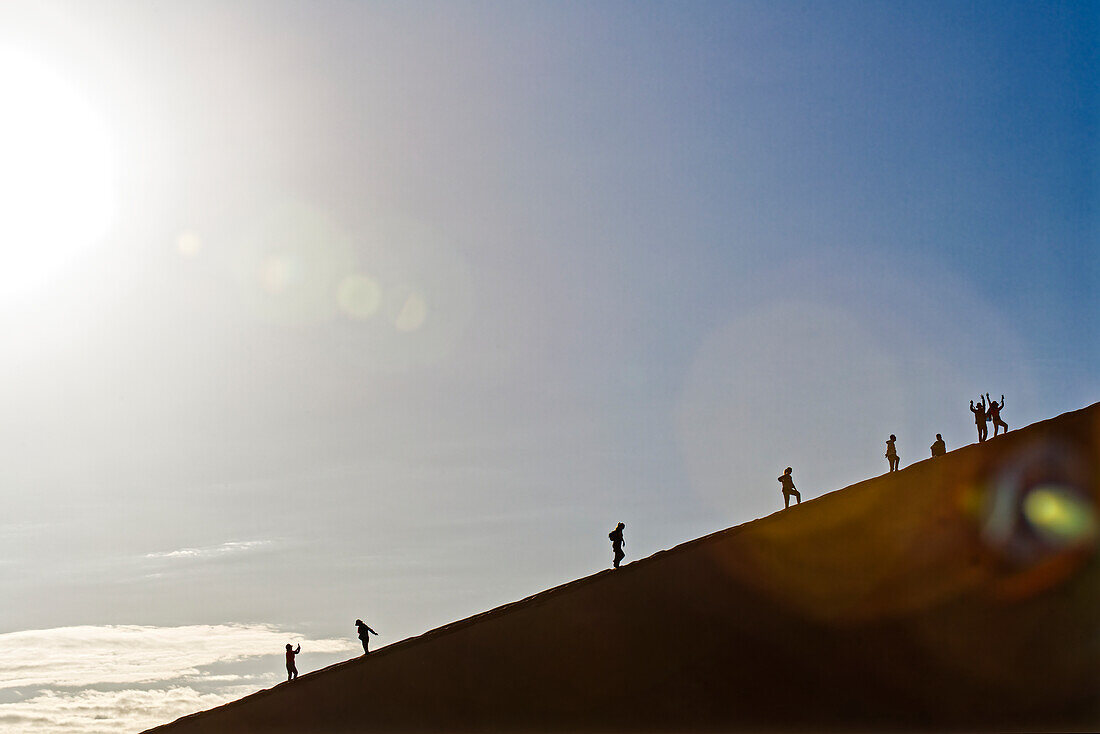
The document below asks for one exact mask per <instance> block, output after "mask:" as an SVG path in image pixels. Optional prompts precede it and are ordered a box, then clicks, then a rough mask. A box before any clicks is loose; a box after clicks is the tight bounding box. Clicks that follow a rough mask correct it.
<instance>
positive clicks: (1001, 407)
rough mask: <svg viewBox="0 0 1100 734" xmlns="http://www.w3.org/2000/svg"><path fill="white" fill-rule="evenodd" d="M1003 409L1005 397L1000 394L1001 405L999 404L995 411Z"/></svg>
mask: <svg viewBox="0 0 1100 734" xmlns="http://www.w3.org/2000/svg"><path fill="white" fill-rule="evenodd" d="M1004 407H1005V396H1004V395H1003V394H1002V395H1001V404H1000V406H999V407H998V408H997V410H1003V409H1004Z"/></svg>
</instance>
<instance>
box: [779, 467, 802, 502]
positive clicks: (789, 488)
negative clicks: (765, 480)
mask: <svg viewBox="0 0 1100 734" xmlns="http://www.w3.org/2000/svg"><path fill="white" fill-rule="evenodd" d="M792 471H794V470H793V469H791V468H790V467H789V466H788V467H787V469H786V471H784V472H783V475H782V476H781V477H779V483H780V484H781V485H783V509H784V510H785V509H787V508H788V507H790V506H791V495H794V497H795V499H796V500H798V504H800V505H801V504H802V495H800V494H799V493H798V490H797V489H795V488H794V479H792V478H791V472H792Z"/></svg>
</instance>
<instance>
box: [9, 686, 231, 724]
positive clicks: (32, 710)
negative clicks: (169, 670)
mask: <svg viewBox="0 0 1100 734" xmlns="http://www.w3.org/2000/svg"><path fill="white" fill-rule="evenodd" d="M249 692H251V689H250V688H248V687H238V688H236V689H224V690H222V691H219V692H218V693H200V692H198V691H196V690H195V689H194V688H191V687H188V686H173V687H171V688H155V689H150V690H138V689H132V688H129V689H125V690H121V691H97V690H83V691H78V692H76V693H68V692H63V691H54V690H48V689H47V690H43V691H41V692H39V693H38V695H35V696H33V697H30V698H27V699H25V700H22V701H17V702H14V703H6V704H0V728H2V729H3V730H4V731H5V732H8V733H9V734H32V733H33V734H43V732H66V733H67V734H102V733H103V732H108V731H111V732H117V731H140V730H143V729H148V728H151V727H153V726H157V725H159V724H164V723H167V722H169V721H173V720H175V719H178V718H179V717H181V716H186V715H187V714H190V713H193V712H195V711H200V710H204V709H208V708H212V707H214V706H220V705H221V704H223V703H227V702H228V701H231V700H233V699H235V698H238V697H240V696H243V695H246V694H248V693H249Z"/></svg>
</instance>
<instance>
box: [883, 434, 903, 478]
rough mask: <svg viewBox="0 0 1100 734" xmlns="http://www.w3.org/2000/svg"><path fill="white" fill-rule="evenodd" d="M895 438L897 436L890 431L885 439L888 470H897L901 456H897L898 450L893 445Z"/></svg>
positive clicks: (896, 438)
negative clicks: (888, 436) (888, 463)
mask: <svg viewBox="0 0 1100 734" xmlns="http://www.w3.org/2000/svg"><path fill="white" fill-rule="evenodd" d="M897 440H898V437H897V436H895V435H894V434H892V433H891V434H890V438H889V440H887V441H886V460H887V461H888V462H890V471H897V470H898V463H900V462H901V458H900V457H899V456H898V450H897V448H896V447H895V446H894V442H895V441H897Z"/></svg>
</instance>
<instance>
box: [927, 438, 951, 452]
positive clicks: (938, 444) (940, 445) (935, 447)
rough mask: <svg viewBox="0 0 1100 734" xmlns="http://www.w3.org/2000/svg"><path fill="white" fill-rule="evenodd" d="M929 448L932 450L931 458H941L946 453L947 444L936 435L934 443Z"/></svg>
mask: <svg viewBox="0 0 1100 734" xmlns="http://www.w3.org/2000/svg"><path fill="white" fill-rule="evenodd" d="M929 448H931V449H932V456H943V455H944V454H946V453H947V444H945V443H944V442H943V436H941V435H940V434H938V433H937V434H936V440H935V442H934V443H933V444H932V445H931V446H930V447H929Z"/></svg>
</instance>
